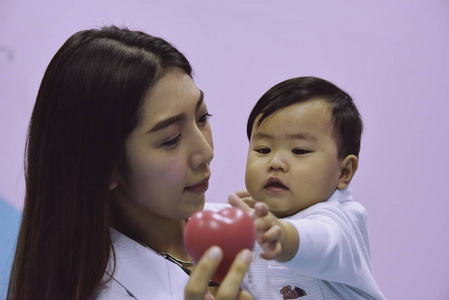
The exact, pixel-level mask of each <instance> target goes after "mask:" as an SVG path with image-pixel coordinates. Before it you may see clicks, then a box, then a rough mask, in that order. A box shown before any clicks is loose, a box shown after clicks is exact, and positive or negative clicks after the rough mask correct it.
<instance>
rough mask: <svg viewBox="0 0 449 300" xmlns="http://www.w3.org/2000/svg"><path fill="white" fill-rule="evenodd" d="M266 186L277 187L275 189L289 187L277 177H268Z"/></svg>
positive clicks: (286, 188) (267, 187)
mask: <svg viewBox="0 0 449 300" xmlns="http://www.w3.org/2000/svg"><path fill="white" fill-rule="evenodd" d="M264 188H266V189H269V188H275V189H283V190H288V187H286V186H285V185H284V184H283V183H282V181H280V180H279V179H277V178H270V179H268V181H267V184H266V185H265V187H264Z"/></svg>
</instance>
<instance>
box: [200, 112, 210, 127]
mask: <svg viewBox="0 0 449 300" xmlns="http://www.w3.org/2000/svg"><path fill="white" fill-rule="evenodd" d="M210 117H212V115H211V114H210V113H205V114H204V115H202V116H201V118H200V119H199V120H198V123H200V124H205V123H206V122H207V120H209V118H210Z"/></svg>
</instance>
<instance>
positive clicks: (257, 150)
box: [254, 148, 271, 154]
mask: <svg viewBox="0 0 449 300" xmlns="http://www.w3.org/2000/svg"><path fill="white" fill-rule="evenodd" d="M254 151H256V152H257V153H260V154H268V153H270V152H271V149H270V148H259V149H256V150H254Z"/></svg>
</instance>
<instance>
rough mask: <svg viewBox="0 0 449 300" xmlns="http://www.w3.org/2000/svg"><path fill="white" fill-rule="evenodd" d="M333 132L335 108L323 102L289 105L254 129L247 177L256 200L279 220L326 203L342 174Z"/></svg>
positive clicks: (246, 179) (249, 190)
mask: <svg viewBox="0 0 449 300" xmlns="http://www.w3.org/2000/svg"><path fill="white" fill-rule="evenodd" d="M259 118H260V116H259V117H258V118H257V119H256V121H255V122H254V124H257V121H258V119H259ZM332 130H333V122H332V113H331V110H330V106H329V104H327V103H326V102H324V101H321V100H314V101H306V102H303V103H297V104H294V105H291V106H288V107H286V108H283V109H281V110H279V111H277V112H276V113H274V114H273V115H271V116H270V117H268V118H267V119H265V120H264V121H263V122H262V124H261V125H260V126H259V127H257V126H256V125H253V131H252V135H251V140H250V145H249V150H248V160H247V164H246V178H245V181H246V188H247V190H248V192H249V193H250V194H251V196H252V197H253V198H254V199H255V200H256V201H261V202H265V203H266V204H267V205H268V206H269V207H270V209H271V211H272V212H273V214H275V215H276V216H277V217H286V216H290V215H292V214H295V213H297V212H298V211H301V210H303V209H305V208H307V207H309V206H311V205H313V204H316V203H318V202H322V201H324V200H326V199H327V198H328V197H329V196H330V195H331V194H332V193H333V192H334V191H335V189H336V188H337V185H338V181H339V177H340V174H341V160H340V159H338V153H337V152H338V151H337V145H336V142H335V140H334V138H333V136H332V132H333V131H332Z"/></svg>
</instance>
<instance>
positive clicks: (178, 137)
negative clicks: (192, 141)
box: [162, 134, 181, 148]
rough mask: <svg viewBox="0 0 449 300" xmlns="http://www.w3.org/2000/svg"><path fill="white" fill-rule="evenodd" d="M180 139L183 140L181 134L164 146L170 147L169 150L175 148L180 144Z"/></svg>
mask: <svg viewBox="0 0 449 300" xmlns="http://www.w3.org/2000/svg"><path fill="white" fill-rule="evenodd" d="M180 139H181V134H178V135H177V136H176V137H175V138H173V139H171V140H169V141H166V142H165V143H163V144H162V146H164V147H168V148H169V147H173V146H174V145H176V144H177V143H178V142H179V140H180Z"/></svg>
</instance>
